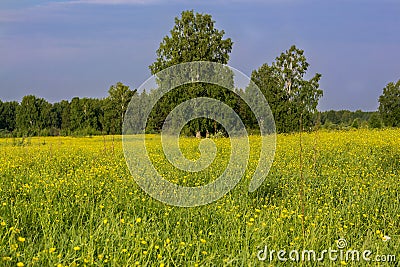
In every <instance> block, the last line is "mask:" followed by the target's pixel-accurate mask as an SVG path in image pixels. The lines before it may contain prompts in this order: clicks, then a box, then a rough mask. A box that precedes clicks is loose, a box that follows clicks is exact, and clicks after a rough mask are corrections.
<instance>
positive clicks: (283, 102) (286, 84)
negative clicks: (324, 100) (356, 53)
mask: <svg viewBox="0 0 400 267" xmlns="http://www.w3.org/2000/svg"><path fill="white" fill-rule="evenodd" d="M308 66H309V63H308V62H307V61H306V57H305V56H304V51H303V50H301V49H298V48H296V46H294V45H293V46H291V47H290V49H289V50H286V51H285V52H284V53H281V55H280V56H279V57H277V58H276V61H275V62H273V63H272V65H271V66H269V65H268V64H267V63H266V64H264V65H262V66H261V67H260V68H259V69H258V70H255V71H253V72H252V75H251V79H252V80H253V81H254V83H255V84H256V85H257V86H258V87H259V88H260V90H261V91H262V92H263V94H264V96H265V98H266V99H267V101H268V104H269V105H270V107H271V110H272V113H273V114H274V117H275V123H276V129H277V131H278V132H293V131H298V130H299V129H300V119H301V121H302V122H301V123H302V126H303V128H310V127H312V126H313V125H314V121H313V114H314V113H315V112H316V110H317V105H318V101H319V99H320V98H321V97H322V94H323V92H322V90H321V89H319V80H320V78H321V74H319V73H317V74H315V76H314V77H313V78H311V79H310V80H305V79H304V75H305V74H306V72H307V69H308Z"/></svg>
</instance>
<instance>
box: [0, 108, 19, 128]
mask: <svg viewBox="0 0 400 267" xmlns="http://www.w3.org/2000/svg"><path fill="white" fill-rule="evenodd" d="M18 105H19V104H18V102H16V101H13V102H4V103H3V102H2V101H1V100H0V129H1V130H3V131H4V132H12V131H14V130H15V128H16V115H17V108H18Z"/></svg>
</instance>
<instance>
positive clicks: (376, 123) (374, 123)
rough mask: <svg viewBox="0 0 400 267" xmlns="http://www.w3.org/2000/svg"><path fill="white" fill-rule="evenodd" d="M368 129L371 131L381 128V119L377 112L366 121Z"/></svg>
mask: <svg viewBox="0 0 400 267" xmlns="http://www.w3.org/2000/svg"><path fill="white" fill-rule="evenodd" d="M368 127H369V128H372V129H379V128H382V119H381V117H380V115H379V113H378V112H374V113H373V114H372V115H371V116H370V117H369V119H368Z"/></svg>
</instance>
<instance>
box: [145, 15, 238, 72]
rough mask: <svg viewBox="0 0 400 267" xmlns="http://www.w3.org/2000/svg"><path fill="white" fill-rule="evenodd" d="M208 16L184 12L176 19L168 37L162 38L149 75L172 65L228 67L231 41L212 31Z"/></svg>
mask: <svg viewBox="0 0 400 267" xmlns="http://www.w3.org/2000/svg"><path fill="white" fill-rule="evenodd" d="M214 24H215V21H213V20H212V17H211V15H208V14H200V13H196V14H195V13H194V12H193V10H191V11H183V12H182V13H181V18H178V17H176V18H175V26H174V27H173V28H172V30H171V31H170V33H171V36H165V37H164V39H163V41H162V42H161V43H160V47H159V48H158V50H157V60H156V61H155V62H154V63H153V64H152V65H150V70H151V73H152V74H156V73H157V72H159V71H161V70H163V69H165V68H168V67H170V66H173V65H175V64H179V63H183V62H192V61H201V60H203V61H211V62H219V63H221V64H226V63H228V60H229V53H230V52H231V50H232V44H233V42H232V40H231V39H230V38H227V39H223V36H224V34H225V32H224V31H223V30H221V31H220V30H217V29H215V27H214Z"/></svg>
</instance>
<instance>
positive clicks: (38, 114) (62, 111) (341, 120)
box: [0, 83, 383, 137]
mask: <svg viewBox="0 0 400 267" xmlns="http://www.w3.org/2000/svg"><path fill="white" fill-rule="evenodd" d="M109 93H110V95H109V96H108V97H106V98H103V99H95V98H78V97H75V98H73V99H72V100H71V101H66V100H63V101H60V102H57V103H53V104H52V103H49V102H48V101H46V100H45V99H43V98H38V97H36V96H33V95H28V96H25V97H24V98H23V99H22V102H21V103H18V102H16V101H12V102H2V101H1V100H0V136H2V137H23V136H37V135H40V136H58V135H62V136H66V135H73V136H87V135H101V134H107V135H109V134H116V135H118V134H121V129H122V120H123V115H124V114H123V113H124V112H125V110H126V106H127V105H128V103H129V100H130V97H132V95H133V94H136V93H137V92H136V90H130V89H129V87H128V86H125V85H123V84H122V83H117V84H116V85H113V86H112V87H111V88H110V90H109ZM141 95H142V96H143V97H145V95H146V96H148V95H149V94H148V93H146V92H143V93H142V94H141ZM240 110H243V109H239V113H240ZM240 116H241V117H243V116H245V115H244V114H240ZM275 119H278V120H279V118H275ZM156 120H158V119H157V118H154V117H151V118H150V119H149V122H148V128H147V132H150V133H157V132H159V131H160V129H158V128H157V127H156V124H157V123H156ZM245 124H247V125H246V127H247V129H248V130H250V132H254V131H257V125H249V124H248V123H245ZM151 125H153V126H151ZM317 127H319V128H323V129H328V130H335V129H337V130H339V129H351V128H381V127H383V124H382V120H381V116H380V114H379V112H378V111H375V112H364V111H361V110H357V111H349V110H339V111H335V110H330V111H323V112H317V115H316V117H315V121H314V126H313V127H312V129H315V128H317ZM218 130H220V129H218ZM297 130H298V129H292V131H279V129H278V131H279V132H295V131H297ZM209 131H210V134H215V132H214V129H213V127H211V128H210V129H209ZM187 134H188V135H195V132H189V133H187Z"/></svg>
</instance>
